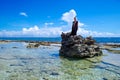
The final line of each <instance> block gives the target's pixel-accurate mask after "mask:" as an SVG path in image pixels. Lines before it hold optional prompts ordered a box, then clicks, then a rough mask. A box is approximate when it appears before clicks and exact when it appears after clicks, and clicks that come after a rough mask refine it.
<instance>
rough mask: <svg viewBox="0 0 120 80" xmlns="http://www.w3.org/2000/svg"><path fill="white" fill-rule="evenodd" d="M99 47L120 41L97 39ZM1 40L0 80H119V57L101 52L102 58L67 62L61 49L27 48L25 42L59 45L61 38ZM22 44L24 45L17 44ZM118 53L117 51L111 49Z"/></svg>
mask: <svg viewBox="0 0 120 80" xmlns="http://www.w3.org/2000/svg"><path fill="white" fill-rule="evenodd" d="M94 39H95V40H96V41H97V42H98V43H120V38H119V37H109V38H108V37H104V38H103V37H99V38H98V37H97V38H94ZM0 40H15V42H14V41H13V42H5V43H0V80H120V54H119V53H114V52H109V51H108V50H102V52H103V55H102V56H96V57H93V58H86V59H67V58H64V57H60V56H59V50H60V46H57V45H50V46H42V45H40V46H39V47H38V48H26V46H27V45H28V44H29V43H26V42H24V41H51V42H60V41H61V38H60V37H56V38H35V37H34V38H33V37H29V38H28V37H26V38H25V37H24V38H23V37H21V38H20V37H19V38H18V37H17V38H16V37H9V38H0ZM16 40H23V42H16ZM113 49H114V50H117V51H118V50H119V51H120V48H113Z"/></svg>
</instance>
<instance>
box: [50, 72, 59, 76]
mask: <svg viewBox="0 0 120 80" xmlns="http://www.w3.org/2000/svg"><path fill="white" fill-rule="evenodd" d="M50 75H53V76H57V75H59V73H57V72H52V73H51V74H50Z"/></svg>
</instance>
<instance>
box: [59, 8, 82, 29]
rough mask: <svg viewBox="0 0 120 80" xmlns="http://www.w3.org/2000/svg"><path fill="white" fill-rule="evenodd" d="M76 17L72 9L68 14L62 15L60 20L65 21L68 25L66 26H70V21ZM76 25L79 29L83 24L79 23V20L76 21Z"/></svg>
mask: <svg viewBox="0 0 120 80" xmlns="http://www.w3.org/2000/svg"><path fill="white" fill-rule="evenodd" d="M75 16H77V13H76V11H75V10H74V9H71V10H70V11H68V12H65V13H63V14H62V18H61V20H63V21H65V22H67V23H68V26H71V24H72V21H73V19H74V17H75ZM78 24H79V27H81V26H83V25H84V24H83V23H81V22H80V21H79V20H78Z"/></svg>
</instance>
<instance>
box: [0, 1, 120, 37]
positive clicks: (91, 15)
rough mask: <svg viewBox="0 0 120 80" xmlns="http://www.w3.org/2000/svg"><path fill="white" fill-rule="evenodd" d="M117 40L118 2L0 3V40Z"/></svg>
mask: <svg viewBox="0 0 120 80" xmlns="http://www.w3.org/2000/svg"><path fill="white" fill-rule="evenodd" d="M75 16H76V17H77V20H78V22H79V24H78V25H79V28H78V32H77V34H78V35H82V36H93V37H120V33H119V32H120V0H0V37H60V35H61V33H62V32H65V33H66V32H70V31H71V26H72V21H73V18H74V17H75Z"/></svg>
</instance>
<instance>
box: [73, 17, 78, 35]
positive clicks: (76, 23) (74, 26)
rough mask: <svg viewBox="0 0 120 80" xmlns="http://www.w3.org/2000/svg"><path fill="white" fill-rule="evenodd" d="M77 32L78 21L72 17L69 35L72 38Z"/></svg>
mask: <svg viewBox="0 0 120 80" xmlns="http://www.w3.org/2000/svg"><path fill="white" fill-rule="evenodd" d="M77 30H78V21H77V20H76V17H74V21H73V24H72V31H71V35H73V36H74V35H76V33H77Z"/></svg>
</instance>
